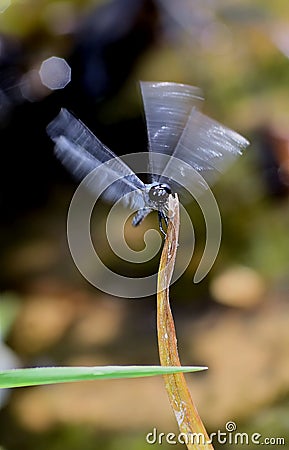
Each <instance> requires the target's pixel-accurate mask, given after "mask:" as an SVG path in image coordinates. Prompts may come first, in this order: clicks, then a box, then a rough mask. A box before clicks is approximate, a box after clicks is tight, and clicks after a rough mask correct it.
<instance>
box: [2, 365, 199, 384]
mask: <svg viewBox="0 0 289 450" xmlns="http://www.w3.org/2000/svg"><path fill="white" fill-rule="evenodd" d="M206 369H207V367H199V366H185V367H172V366H168V367H162V366H99V367H98V366H96V367H37V368H31V369H30V368H29V369H13V370H3V371H0V388H11V387H21V386H35V385H40V384H54V383H67V382H71V381H83V380H108V379H113V378H136V377H150V376H153V375H164V374H168V373H176V372H197V371H201V370H206Z"/></svg>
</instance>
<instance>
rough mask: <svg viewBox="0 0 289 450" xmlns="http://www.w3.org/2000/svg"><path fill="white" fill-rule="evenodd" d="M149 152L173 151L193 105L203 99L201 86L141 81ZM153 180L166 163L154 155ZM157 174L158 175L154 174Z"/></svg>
mask: <svg viewBox="0 0 289 450" xmlns="http://www.w3.org/2000/svg"><path fill="white" fill-rule="evenodd" d="M140 86H141V92H142V98H143V103H144V110H145V116H146V124H147V133H148V141H149V150H150V152H156V153H164V154H167V155H171V154H172V153H173V151H174V149H175V148H176V145H177V143H178V141H179V139H180V137H181V135H182V132H183V130H184V128H185V126H186V123H187V120H188V117H189V115H190V112H191V110H192V108H194V107H197V106H198V105H199V104H200V101H201V100H202V99H203V97H202V92H201V90H200V89H199V88H197V87H194V86H188V85H185V84H178V83H169V82H144V81H142V82H141V83H140ZM150 165H151V167H150V169H151V173H152V179H153V181H158V179H159V176H158V175H156V174H157V173H162V171H163V169H164V167H165V163H164V162H162V159H158V163H157V162H156V160H154V158H151V161H150ZM154 174H155V175H154Z"/></svg>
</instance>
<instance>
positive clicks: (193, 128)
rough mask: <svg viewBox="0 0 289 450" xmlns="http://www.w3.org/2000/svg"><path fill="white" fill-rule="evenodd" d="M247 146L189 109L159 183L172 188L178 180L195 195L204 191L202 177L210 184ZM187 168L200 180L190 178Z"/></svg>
mask: <svg viewBox="0 0 289 450" xmlns="http://www.w3.org/2000/svg"><path fill="white" fill-rule="evenodd" d="M248 145H249V141H247V139H245V138H244V137H243V136H241V135H240V134H238V133H236V132H235V131H233V130H231V129H230V128H227V127H225V126H224V125H222V124H220V123H219V122H217V121H215V120H213V119H211V118H210V117H208V116H206V115H204V114H202V113H201V112H199V111H197V110H196V109H193V110H192V111H191V114H190V115H189V118H188V120H187V124H186V126H185V128H184V130H183V133H182V134H181V136H180V139H179V141H178V143H177V145H176V148H175V149H174V152H173V153H172V158H171V159H170V160H169V162H168V163H167V165H166V167H165V169H164V171H163V174H162V176H161V178H160V181H161V182H165V181H166V182H169V183H170V184H171V185H173V180H179V183H180V184H181V185H182V186H184V187H185V188H186V189H188V190H190V191H191V192H194V194H198V191H202V190H203V189H204V188H206V183H204V182H203V180H202V177H203V178H204V179H205V181H206V182H207V183H208V184H212V183H214V182H215V181H216V180H217V178H218V177H219V176H220V175H221V174H222V173H223V172H224V171H225V170H226V169H227V167H228V166H229V165H230V164H231V163H232V162H233V161H234V160H235V159H236V158H237V157H238V156H240V155H241V154H242V152H243V150H244V149H245V148H246V147H247V146H248ZM174 158H177V160H175V159H174ZM188 166H191V167H193V168H194V169H195V170H196V171H197V172H199V174H200V175H201V176H202V177H198V176H196V177H194V176H192V173H191V171H189V170H188Z"/></svg>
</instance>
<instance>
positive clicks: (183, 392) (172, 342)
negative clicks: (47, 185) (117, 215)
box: [157, 196, 213, 450]
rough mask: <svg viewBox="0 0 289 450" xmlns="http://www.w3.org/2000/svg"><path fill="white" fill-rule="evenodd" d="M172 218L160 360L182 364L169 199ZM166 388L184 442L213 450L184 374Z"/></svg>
mask: <svg viewBox="0 0 289 450" xmlns="http://www.w3.org/2000/svg"><path fill="white" fill-rule="evenodd" d="M169 211H170V213H169V214H170V221H169V225H168V229H167V237H166V240H165V243H164V248H163V251H162V255H161V260H160V266H159V272H158V293H157V329H158V345H159V355H160V362H161V365H163V366H180V365H181V363H180V359H179V355H178V349H177V338H176V331H175V325H174V319H173V316H172V312H171V308H170V302H169V285H170V281H171V278H172V274H173V270H174V265H175V259H176V253H177V247H178V237H179V222H180V218H179V201H178V198H177V196H176V197H175V198H174V197H172V196H170V198H169ZM164 380H165V387H166V390H167V394H168V397H169V401H170V404H171V407H172V408H173V411H174V414H175V416H176V419H177V422H178V426H179V430H180V432H181V433H182V441H183V442H185V443H186V445H187V447H188V449H189V450H200V449H206V450H209V449H210V450H212V449H213V446H212V444H210V443H209V437H208V435H207V432H206V429H205V427H204V425H203V423H202V421H201V418H200V416H199V414H198V411H197V409H196V407H195V405H194V402H193V400H192V397H191V394H190V391H189V389H188V386H187V383H186V380H185V377H184V374H183V373H176V374H172V375H164Z"/></svg>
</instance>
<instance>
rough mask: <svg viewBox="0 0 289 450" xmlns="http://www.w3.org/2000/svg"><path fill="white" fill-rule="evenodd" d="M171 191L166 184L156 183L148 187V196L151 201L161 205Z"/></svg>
mask: <svg viewBox="0 0 289 450" xmlns="http://www.w3.org/2000/svg"><path fill="white" fill-rule="evenodd" d="M171 193H172V190H171V188H170V186H169V185H168V184H157V185H155V186H152V187H151V188H150V191H149V198H150V200H151V201H152V202H153V203H155V204H157V205H163V204H164V203H166V202H167V200H168V197H169V195H170V194H171Z"/></svg>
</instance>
